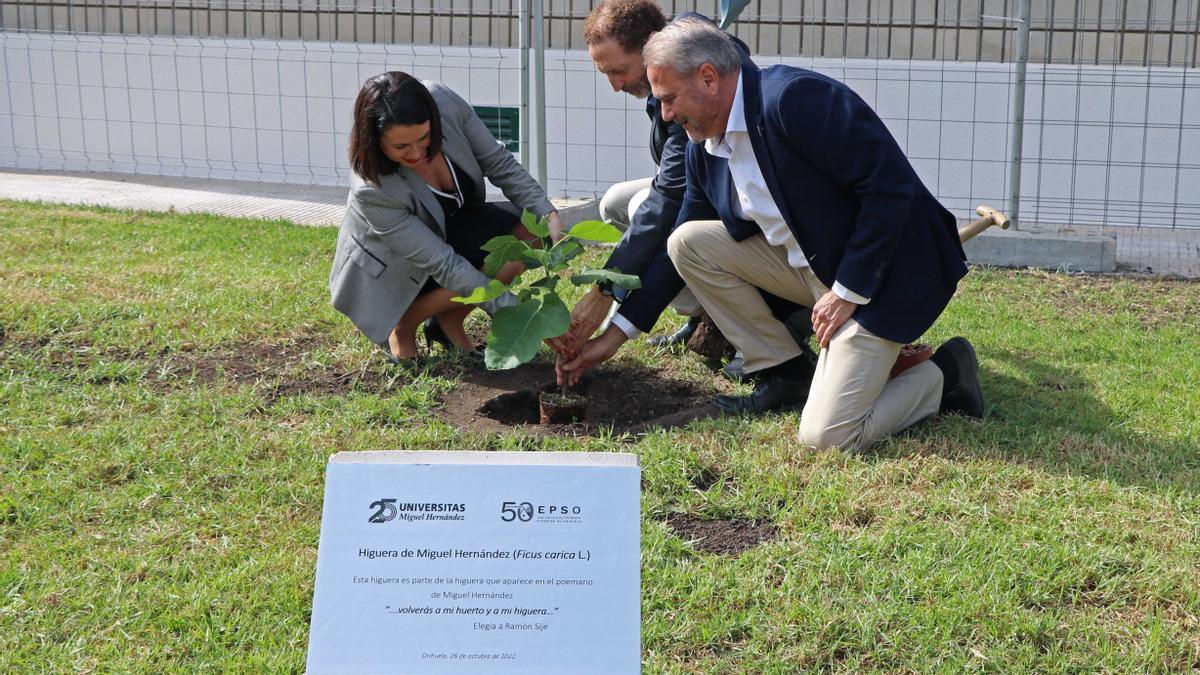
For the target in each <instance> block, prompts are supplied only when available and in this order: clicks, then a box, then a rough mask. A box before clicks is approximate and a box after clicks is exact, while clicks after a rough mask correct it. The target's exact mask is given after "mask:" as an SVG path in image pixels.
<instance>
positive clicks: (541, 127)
mask: <svg viewBox="0 0 1200 675" xmlns="http://www.w3.org/2000/svg"><path fill="white" fill-rule="evenodd" d="M542 2H543V0H533V88H534V95H535V96H536V97H537V145H535V146H534V154H535V156H536V157H537V173H536V174H535V176H536V177H537V182H538V183H540V184H541V186H542V189H543V190H545V189H546V44H545V40H544V39H543V33H544V31H545V25H544V21H543V16H542Z"/></svg>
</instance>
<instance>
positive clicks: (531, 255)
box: [522, 248, 550, 270]
mask: <svg viewBox="0 0 1200 675" xmlns="http://www.w3.org/2000/svg"><path fill="white" fill-rule="evenodd" d="M549 260H550V253H549V252H547V251H543V250H542V249H540V248H531V249H529V250H528V251H526V252H525V257H524V258H522V261H523V262H524V263H525V267H526V269H531V270H533V269H537V268H539V267H545V266H546V263H547V262H549Z"/></svg>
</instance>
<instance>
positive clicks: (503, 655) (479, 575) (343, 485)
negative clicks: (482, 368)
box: [308, 451, 641, 675]
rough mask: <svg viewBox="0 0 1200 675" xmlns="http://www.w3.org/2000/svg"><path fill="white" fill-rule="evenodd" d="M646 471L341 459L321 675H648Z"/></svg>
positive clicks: (515, 458)
mask: <svg viewBox="0 0 1200 675" xmlns="http://www.w3.org/2000/svg"><path fill="white" fill-rule="evenodd" d="M640 480H641V476H640V470H639V468H638V466H637V457H636V456H635V455H629V454H615V453H576V452H407V451H389V452H342V453H338V454H336V455H334V456H333V457H332V458H330V461H329V466H328V467H327V471H326V479H325V507H324V512H323V513H322V516H321V542H320V549H319V551H318V554H317V579H316V589H315V591H314V594H313V613H312V626H311V629H310V632H309V645H308V672H309V673H313V674H317V673H555V674H556V675H557V674H562V673H605V674H606V675H611V674H616V673H637V672H639V670H640V662H641V658H640V635H641V611H640V601H639V597H640V567H639V554H640V520H641V519H640Z"/></svg>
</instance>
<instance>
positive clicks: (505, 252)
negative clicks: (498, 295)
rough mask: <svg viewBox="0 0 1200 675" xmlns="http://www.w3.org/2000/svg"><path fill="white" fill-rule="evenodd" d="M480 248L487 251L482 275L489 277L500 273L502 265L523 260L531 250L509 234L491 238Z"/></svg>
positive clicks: (527, 245)
mask: <svg viewBox="0 0 1200 675" xmlns="http://www.w3.org/2000/svg"><path fill="white" fill-rule="evenodd" d="M482 248H483V250H485V251H489V253H488V254H487V257H486V258H484V259H483V273H484V274H486V275H488V276H489V277H494V276H496V274H498V273H499V272H500V268H501V267H503V266H504V263H507V262H511V261H513V260H524V259H525V256H526V255H528V253H529V251H531V250H532V249H531V248H530V246H529V244H527V243H525V242H523V241H521V240H520V239H517V238H516V237H514V236H512V235H511V234H504V235H501V236H499V237H492V238H491V239H489V240H488V242H487V243H486V244H484V245H483V247H482Z"/></svg>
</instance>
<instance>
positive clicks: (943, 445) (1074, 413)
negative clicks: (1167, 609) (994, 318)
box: [879, 350, 1200, 495]
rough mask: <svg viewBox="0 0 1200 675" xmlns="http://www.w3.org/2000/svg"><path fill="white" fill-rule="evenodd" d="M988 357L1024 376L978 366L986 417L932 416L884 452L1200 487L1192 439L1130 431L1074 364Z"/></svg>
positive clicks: (1194, 490) (1010, 355)
mask: <svg viewBox="0 0 1200 675" xmlns="http://www.w3.org/2000/svg"><path fill="white" fill-rule="evenodd" d="M987 358H988V359H989V360H991V361H994V362H1002V363H1004V364H1006V365H1007V366H1008V368H1007V370H1009V371H1010V372H1012V371H1016V372H1019V373H1021V374H1022V375H1023V377H1012V376H1009V375H1005V374H1001V373H998V372H996V371H995V370H989V369H988V368H986V367H984V368H982V369H981V373H980V376H981V379H982V384H983V389H984V395H985V397H986V398H987V401H988V414H987V417H986V418H985V419H984V420H983V422H982V423H976V422H972V421H966V420H962V419H957V418H934V421H932V423H926V424H919V425H917V426H916V427H914V428H913V430H912V432H910V433H909V434H904V435H901V436H900V437H898V438H897V439H895V440H894V441H893V442H891V443H890V444H885V445H882V446H880V447H879V455H880V456H896V457H899V456H906V455H910V454H915V453H925V454H928V453H930V452H932V453H935V454H939V455H958V456H978V457H993V458H997V459H1008V460H1016V461H1019V462H1023V463H1027V464H1030V465H1034V466H1037V467H1040V468H1043V469H1045V470H1047V471H1052V472H1059V473H1066V474H1071V475H1082V476H1087V477H1091V478H1100V479H1105V480H1112V481H1114V482H1115V483H1117V484H1120V485H1124V486H1141V487H1146V488H1151V489H1154V490H1163V489H1166V490H1171V491H1178V492H1182V493H1185V494H1190V495H1195V494H1198V493H1200V453H1198V452H1197V448H1196V446H1195V444H1193V443H1189V442H1187V441H1182V440H1180V441H1173V440H1166V439H1156V438H1153V437H1147V436H1145V435H1142V434H1136V433H1132V432H1130V431H1129V430H1128V429H1126V428H1125V424H1124V423H1123V422H1124V417H1123V416H1122V414H1121V413H1118V412H1117V411H1115V410H1113V409H1112V408H1111V407H1110V406H1108V405H1106V404H1105V403H1104V402H1102V401H1101V400H1100V398H1099V397H1098V396H1097V386H1096V384H1095V383H1094V382H1092V381H1090V380H1088V379H1086V378H1085V377H1083V376H1081V375H1080V374H1079V373H1078V372H1076V371H1074V370H1072V369H1068V368H1062V367H1058V366H1055V365H1051V364H1050V363H1048V362H1046V361H1042V360H1039V359H1037V358H1035V357H1033V356H1030V355H1028V354H1023V353H1018V352H1014V351H1012V350H995V351H990V352H989V353H988V354H987Z"/></svg>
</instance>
